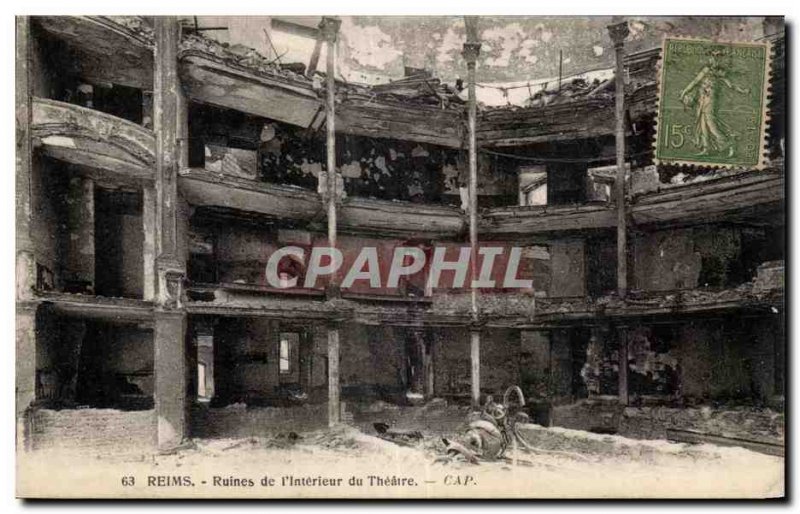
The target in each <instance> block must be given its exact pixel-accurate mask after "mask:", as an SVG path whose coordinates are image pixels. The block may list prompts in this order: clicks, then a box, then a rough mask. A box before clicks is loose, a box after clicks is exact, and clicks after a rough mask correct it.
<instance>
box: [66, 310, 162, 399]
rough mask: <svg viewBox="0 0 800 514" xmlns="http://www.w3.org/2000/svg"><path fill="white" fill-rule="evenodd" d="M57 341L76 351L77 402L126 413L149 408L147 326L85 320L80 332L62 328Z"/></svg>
mask: <svg viewBox="0 0 800 514" xmlns="http://www.w3.org/2000/svg"><path fill="white" fill-rule="evenodd" d="M69 323H72V322H69ZM66 327H67V328H68V327H70V325H66ZM59 342H60V344H62V345H65V346H68V347H76V346H77V348H78V351H79V352H80V363H79V367H78V376H77V379H76V401H77V403H79V404H82V405H89V406H92V407H114V408H120V409H126V410H142V409H150V408H152V406H153V392H154V374H153V360H154V349H153V330H152V328H151V327H148V326H140V325H137V324H122V323H107V322H89V321H87V322H85V329H84V330H80V331H76V330H66V329H65V328H62V329H61V330H60V332H59Z"/></svg>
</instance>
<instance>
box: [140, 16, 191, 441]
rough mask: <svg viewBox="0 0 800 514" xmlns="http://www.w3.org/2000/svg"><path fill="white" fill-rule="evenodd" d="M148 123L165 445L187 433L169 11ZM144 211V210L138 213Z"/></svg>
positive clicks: (177, 129) (163, 20)
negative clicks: (151, 126)
mask: <svg viewBox="0 0 800 514" xmlns="http://www.w3.org/2000/svg"><path fill="white" fill-rule="evenodd" d="M154 33H155V74H154V87H153V124H154V130H155V135H156V175H155V177H156V180H155V234H156V237H155V249H156V255H157V257H156V260H155V276H156V287H155V298H154V299H155V300H156V312H155V342H154V344H155V364H154V366H155V408H156V416H157V419H158V446H159V448H160V449H162V450H163V449H170V448H173V447H175V446H177V445H179V444H180V443H181V441H182V440H183V439H184V437H185V436H186V435H187V423H186V421H187V420H186V414H187V405H186V397H187V390H186V389H187V386H186V383H187V382H186V379H187V373H188V370H187V352H186V312H185V310H184V309H183V303H182V298H183V281H184V277H185V275H186V263H185V259H186V256H185V255H181V254H180V252H179V251H178V231H179V230H178V220H179V213H178V191H177V172H178V165H179V162H180V160H181V157H180V153H181V146H180V145H179V144H178V137H179V133H181V130H183V129H182V128H181V125H182V124H183V123H184V122H185V120H186V114H185V112H183V111H185V109H186V103H185V101H183V99H182V91H181V87H180V81H179V76H178V61H177V52H178V43H179V39H180V27H179V25H178V20H177V18H175V17H172V16H157V17H156V18H155V22H154ZM143 217H144V216H143Z"/></svg>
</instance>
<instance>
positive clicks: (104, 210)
mask: <svg viewBox="0 0 800 514" xmlns="http://www.w3.org/2000/svg"><path fill="white" fill-rule="evenodd" d="M94 198H95V202H94V204H95V209H94V213H95V220H94V225H95V232H94V233H95V244H94V250H95V264H96V274H95V292H96V294H98V295H103V296H122V297H128V298H142V297H143V295H144V222H143V219H142V213H143V205H142V201H143V200H142V193H141V192H139V191H117V190H106V189H101V188H95V196H94Z"/></svg>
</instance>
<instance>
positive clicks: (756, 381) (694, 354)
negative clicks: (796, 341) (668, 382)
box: [675, 317, 784, 405]
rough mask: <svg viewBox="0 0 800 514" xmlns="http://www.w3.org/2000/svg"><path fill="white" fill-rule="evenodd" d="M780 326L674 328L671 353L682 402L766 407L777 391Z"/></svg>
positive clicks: (759, 321) (762, 322)
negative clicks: (673, 342)
mask: <svg viewBox="0 0 800 514" xmlns="http://www.w3.org/2000/svg"><path fill="white" fill-rule="evenodd" d="M780 324H781V322H780V320H779V319H771V318H766V317H763V318H749V319H744V320H730V321H727V322H722V321H708V322H692V323H688V324H684V325H680V326H678V328H677V330H678V336H677V338H676V352H675V353H676V355H677V358H678V363H679V364H680V370H681V373H680V385H681V395H682V397H683V399H684V401H687V402H693V403H700V402H706V401H715V402H724V403H731V404H757V405H764V404H768V403H770V402H771V401H772V397H773V396H774V395H776V394H780V391H781V390H782V389H781V387H782V384H780V383H779V382H780V381H781V378H780V377H782V369H783V366H784V363H783V362H782V353H781V352H780V350H779V347H780V345H781V344H782V343H781V341H782V340H783V339H782V337H783V336H782V328H781V326H780Z"/></svg>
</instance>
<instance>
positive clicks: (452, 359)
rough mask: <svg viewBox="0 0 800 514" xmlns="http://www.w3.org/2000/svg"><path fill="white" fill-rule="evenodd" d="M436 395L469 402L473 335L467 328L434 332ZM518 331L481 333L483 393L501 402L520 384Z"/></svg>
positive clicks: (485, 331)
mask: <svg viewBox="0 0 800 514" xmlns="http://www.w3.org/2000/svg"><path fill="white" fill-rule="evenodd" d="M434 341H435V342H434V356H433V362H434V364H433V366H434V374H435V380H434V391H435V394H436V396H445V397H451V398H456V399H460V400H462V401H469V398H470V391H471V384H472V378H471V364H470V362H471V361H470V333H469V330H468V329H466V328H440V329H436V330H435V331H434ZM519 349H520V336H519V331H517V330H513V329H497V328H492V329H491V330H484V331H482V332H481V354H480V359H481V393H482V395H487V394H491V395H493V396H494V397H495V399H498V398H502V395H503V393H504V392H505V390H506V388H507V387H509V386H512V385H517V384H519V380H520V369H519V358H518V355H519Z"/></svg>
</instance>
